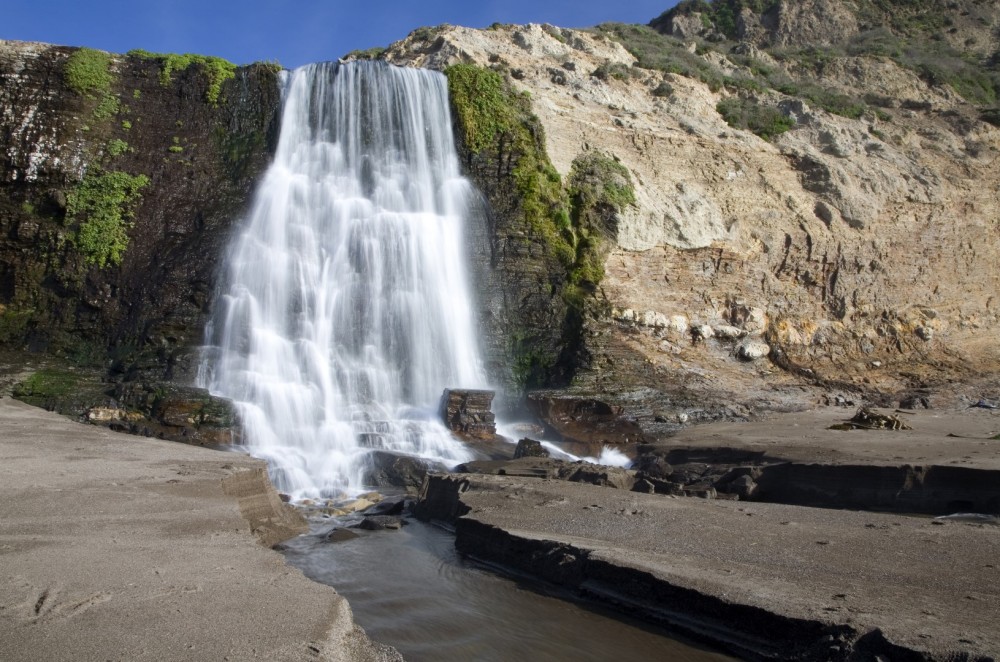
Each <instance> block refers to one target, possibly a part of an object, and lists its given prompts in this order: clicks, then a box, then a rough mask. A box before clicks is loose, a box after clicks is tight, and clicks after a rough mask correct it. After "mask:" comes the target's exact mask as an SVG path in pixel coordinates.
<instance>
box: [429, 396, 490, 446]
mask: <svg viewBox="0 0 1000 662" xmlns="http://www.w3.org/2000/svg"><path fill="white" fill-rule="evenodd" d="M493 396H494V392H493V391H486V390H473V389H445V391H444V393H443V394H442V395H441V418H443V419H444V424H445V425H447V426H448V429H450V430H451V431H452V432H454V433H455V434H456V435H457V436H459V437H461V438H463V439H492V438H493V437H495V436H496V433H497V426H496V417H495V416H494V415H493V411H492V410H491V407H492V405H493Z"/></svg>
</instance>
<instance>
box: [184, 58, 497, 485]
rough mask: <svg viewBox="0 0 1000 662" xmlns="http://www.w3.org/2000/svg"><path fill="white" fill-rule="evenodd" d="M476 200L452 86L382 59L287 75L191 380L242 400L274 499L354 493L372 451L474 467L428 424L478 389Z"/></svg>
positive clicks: (441, 430) (248, 437)
mask: <svg viewBox="0 0 1000 662" xmlns="http://www.w3.org/2000/svg"><path fill="white" fill-rule="evenodd" d="M472 194H473V191H472V189H471V185H470V184H469V183H468V182H467V181H466V180H465V179H463V178H462V177H461V175H460V173H459V168H458V159H457V156H456V152H455V147H454V143H453V139H452V135H451V120H450V117H449V109H448V93H447V84H446V79H445V77H444V76H442V75H441V74H439V73H435V72H430V71H424V70H418V69H403V68H397V67H392V66H390V65H387V64H384V63H374V62H356V63H350V64H332V63H328V64H315V65H309V66H306V67H303V68H301V69H298V70H296V71H294V72H292V73H291V75H290V77H289V79H288V80H287V81H286V90H285V98H284V111H283V116H282V124H281V137H280V140H279V144H278V149H277V153H276V155H275V160H274V163H273V165H271V167H270V168H269V170H268V171H267V173H266V175H265V177H264V179H263V182H262V183H261V185H260V187H259V189H258V192H257V195H256V199H255V201H254V205H253V208H252V211H251V213H250V215H249V217H248V218H247V220H246V224H245V226H244V229H243V231H242V232H241V233H240V234H239V235H238V236H237V237H235V238H234V241H233V243H232V245H231V247H230V250H229V253H228V256H227V260H228V262H227V264H226V275H225V276H224V278H223V282H222V286H223V290H222V292H223V294H222V296H221V298H220V300H219V302H218V303H217V307H216V311H215V315H214V319H213V321H212V323H211V324H210V325H209V328H208V330H207V331H206V336H207V338H208V341H207V343H206V344H207V348H206V354H205V360H204V361H203V363H202V369H201V370H200V376H199V381H200V382H201V385H202V386H206V387H208V388H209V389H210V390H211V391H212V392H213V393H217V394H219V395H222V396H225V397H228V398H231V399H232V400H234V401H235V402H236V404H237V407H238V409H239V412H240V414H241V417H242V421H243V426H244V434H245V440H244V441H245V443H246V445H247V446H248V447H249V449H250V451H251V452H252V453H253V454H254V455H257V456H259V457H262V458H265V459H267V460H268V461H269V464H270V466H271V468H272V469H271V473H272V480H273V481H274V482H275V485H276V486H277V487H278V489H280V490H282V491H285V492H288V493H290V494H291V495H292V496H293V497H295V498H304V497H306V496H331V495H333V494H334V493H336V492H339V491H341V490H347V491H353V490H357V489H360V488H361V487H362V486H363V484H364V471H365V467H366V461H365V460H366V456H367V454H368V453H369V452H370V451H371V450H372V449H386V450H391V451H397V452H403V453H407V454H412V455H418V456H421V457H425V458H435V459H439V460H442V461H444V462H445V463H452V464H453V463H456V462H460V461H463V460H466V459H469V457H470V455H469V453H468V451H467V450H466V449H465V448H464V447H463V446H462V445H461V444H460V443H459V442H457V441H455V440H454V439H453V438H452V437H451V436H450V434H449V433H448V431H447V430H446V429H445V427H444V426H443V425H442V424H441V423H440V422H438V421H437V420H436V415H437V406H438V401H439V398H440V396H441V393H442V390H443V389H444V388H446V387H466V388H477V387H483V386H484V385H485V382H486V379H485V377H484V375H483V371H482V367H481V362H480V359H479V353H478V349H477V342H476V337H475V335H474V329H473V324H472V311H471V306H470V303H469V301H470V298H469V293H468V288H467V285H466V275H465V269H464V266H463V262H462V227H461V225H462V219H463V216H464V214H465V212H466V209H467V207H468V204H469V201H470V200H471V196H472Z"/></svg>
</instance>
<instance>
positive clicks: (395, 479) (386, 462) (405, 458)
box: [365, 451, 448, 490]
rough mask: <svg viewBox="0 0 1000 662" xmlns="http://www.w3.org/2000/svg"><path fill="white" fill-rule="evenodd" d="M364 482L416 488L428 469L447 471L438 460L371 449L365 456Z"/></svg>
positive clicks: (381, 485)
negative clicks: (366, 468)
mask: <svg viewBox="0 0 1000 662" xmlns="http://www.w3.org/2000/svg"><path fill="white" fill-rule="evenodd" d="M365 461H366V462H367V463H368V470H367V471H366V472H365V482H366V483H367V484H368V485H373V486H376V487H404V488H408V489H413V490H417V489H419V488H420V485H421V483H423V482H424V476H426V475H427V472H428V471H445V472H446V471H447V470H448V468H447V467H446V466H444V465H443V464H441V463H440V462H433V461H429V460H424V459H421V458H419V457H413V456H412V455H402V454H400V453H391V452H389V451H372V452H371V453H369V454H368V457H367V458H365Z"/></svg>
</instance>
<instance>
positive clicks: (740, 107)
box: [715, 97, 795, 140]
mask: <svg viewBox="0 0 1000 662" xmlns="http://www.w3.org/2000/svg"><path fill="white" fill-rule="evenodd" d="M715 109H716V110H717V111H719V114H720V115H722V118H723V119H724V120H726V123H727V124H728V125H729V126H731V127H733V128H734V129H744V130H748V131H753V132H754V133H756V134H757V135H758V136H760V137H761V138H763V139H764V140H771V139H772V138H774V137H775V136H778V135H780V134H782V133H784V132H785V131H788V130H789V129H791V128H792V127H793V126H795V121H794V120H793V119H792V118H790V117H788V116H786V115H785V114H783V113H782V112H781V111H780V110H778V109H777V108H775V107H773V106H767V105H764V104H761V103H758V102H756V101H752V100H750V99H742V98H740V97H730V98H729V99H723V100H722V101H720V102H719V103H718V105H716V107H715Z"/></svg>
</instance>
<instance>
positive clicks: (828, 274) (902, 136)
mask: <svg viewBox="0 0 1000 662" xmlns="http://www.w3.org/2000/svg"><path fill="white" fill-rule="evenodd" d="M824 3H825V4H824ZM716 4H718V3H716ZM792 4H794V3H777V4H776V5H775V7H777V8H778V13H779V14H781V15H782V16H785V18H786V19H787V21H793V19H792V18H789V12H792V11H793V10H792V8H791V5H792ZM820 4H824V6H825V5H830V6H829V7H827V9H828V10H829V11H830V12H834V11H836V12H842V11H847V10H846V9H844V6H845V5H843V4H841V3H836V2H834V1H833V0H823V2H820ZM973 4H975V5H976V7H975V8H976V9H977V11H978V10H982V6H980V3H973ZM786 5H787V6H786ZM781 12H784V14H782V13H781ZM995 13H996V12H995V9H994V10H993V14H991V16H993V19H992V20H994V21H995ZM820 15H824V14H822V13H821V14H820ZM949 15H950V14H949ZM796 16H798V18H795V19H794V20H805V18H804V17H803V16H799V15H798V14H796ZM850 17H851V20H852V21H854V23H858V24H859V25H863V23H859V20H860V19H859V18H858V14H857V13H856V12H852V13H850ZM757 18H758V19H760V18H761V17H760V16H758V17H757ZM764 18H766V15H765V16H764ZM817 20H818V19H815V17H814V19H813V21H812V23H811V24H810V25H812V26H813V27H816V25H817ZM956 20H957V19H956ZM787 21H786V23H785V24H781V23H780V21H779V24H781V25H790V26H792V27H787V28H785V30H786V32H788V33H792V32H797V31H799V28H796V27H794V25H793V24H792V23H787ZM699 24H702V21H701V20H700V19H699ZM852 25H853V24H852ZM810 29H812V28H810ZM858 29H859V30H860V29H861V28H860V27H859V28H858ZM807 33H808V30H806V31H805V32H803V34H807ZM774 34H779V33H777V32H776V33H774ZM781 34H784V33H781ZM845 34H846V35H847V37H850V35H852V34H855V33H854V28H853V27H852V28H851V29H850V30H847V31H846V33H845ZM977 34H978V33H977ZM984 34H985V33H984ZM654 37H655V38H657V39H664V40H666V41H664V42H663V43H662V44H661V45H659V46H657V48H660V49H662V50H663V52H667V55H663V53H662V52H661V53H654V54H653V55H650V52H651V50H650V49H651V48H652V47H651V46H649V44H651V43H652V41H651V40H653V39H654ZM969 38H972V37H969ZM991 38H992V39H994V42H995V35H994V36H992V37H991ZM977 39H978V37H977ZM765 41H766V40H765ZM778 41H779V42H780V39H779V40H778ZM668 42H669V43H668ZM657 43H660V42H657ZM760 43H762V44H764V42H763V41H762V42H760ZM976 43H980V45H981V46H983V47H984V48H986V49H987V50H988V49H990V48H995V43H994V45H988V44H986V45H983V44H982V43H981V42H979V41H977V42H976ZM623 44H624V45H626V46H629V47H630V49H626V48H625V47H623ZM643 49H645V51H644V50H643ZM630 50H631V51H632V52H630ZM633 53H637V54H638V55H639V56H640V58H642V59H637V57H636V55H634V54H633ZM780 55H782V56H783V57H782V59H778V58H777V57H774V56H772V55H770V54H769V53H768V52H766V51H763V50H761V49H760V48H759V47H758V46H757V45H755V44H754V43H753V42H752V41H747V40H744V41H742V42H727V43H726V44H723V45H721V46H718V47H713V46H712V45H711V44H710V43H709V42H704V41H700V40H699V41H691V42H690V43H688V44H685V43H684V42H681V41H678V40H676V39H672V38H669V39H668V38H665V37H660V36H659V35H655V34H654V33H653V31H652V30H649V29H647V28H639V27H638V26H636V27H627V26H605V27H604V29H603V30H597V31H591V32H579V31H570V30H561V29H558V28H553V27H552V26H539V25H530V26H494V27H493V28H491V29H487V30H470V29H465V28H461V27H451V26H441V27H440V28H438V29H437V31H436V32H435V33H434V38H433V39H429V38H428V37H427V35H425V34H415V35H413V36H411V37H410V38H408V39H407V40H404V41H403V42H400V43H397V44H394V45H393V46H392V47H391V48H390V49H389V51H388V53H387V55H386V57H387V58H388V59H389V60H390V61H394V62H397V63H405V64H412V65H417V66H428V67H436V68H447V67H449V66H451V65H453V64H455V63H458V62H471V63H475V64H476V65H478V66H481V67H487V68H493V69H495V70H496V71H499V72H502V73H503V74H504V75H505V76H507V77H508V80H509V81H510V83H511V84H512V85H513V86H514V87H515V88H516V89H517V90H519V91H522V92H523V93H525V94H527V95H529V96H530V99H531V106H532V110H533V111H534V112H535V113H536V114H537V116H538V119H539V120H540V123H541V125H542V126H543V127H544V135H545V146H546V148H547V152H548V156H549V157H550V158H551V161H552V163H553V165H554V166H555V168H556V170H557V171H558V172H559V173H560V174H561V175H563V177H567V176H568V175H569V174H570V171H571V166H572V164H573V162H574V160H575V159H577V158H578V157H579V156H580V155H581V154H584V153H590V152H600V153H605V154H610V155H613V156H614V158H615V160H617V161H619V162H620V163H621V164H622V165H624V166H625V167H626V168H627V169H628V171H629V173H630V174H631V178H632V180H633V182H634V184H635V203H634V204H632V205H629V206H627V207H626V208H625V209H623V210H622V211H621V213H619V214H617V217H616V219H615V223H614V224H613V225H614V229H615V232H614V237H613V243H612V249H611V252H610V254H608V257H607V259H606V261H605V263H604V268H605V272H606V275H605V276H604V278H603V280H602V281H601V282H600V285H599V288H598V289H597V291H596V293H595V296H594V297H593V299H592V301H591V304H592V305H590V306H588V308H587V312H588V314H587V315H586V318H585V324H584V328H583V331H582V337H581V342H582V349H581V351H579V352H577V357H579V358H581V359H582V360H581V361H580V362H579V363H578V365H577V366H576V368H577V370H576V372H575V374H574V381H573V386H572V388H571V389H570V392H573V393H576V394H578V395H595V396H597V397H600V398H602V399H605V400H609V401H612V402H615V403H618V404H620V405H623V406H624V410H623V411H624V413H623V416H626V417H628V416H631V417H633V418H635V419H636V420H638V421H640V422H641V423H643V424H644V426H645V428H646V429H647V430H649V431H653V432H655V431H656V430H662V429H664V428H669V427H671V425H672V424H673V423H675V422H676V421H686V420H692V419H698V418H714V417H718V416H734V415H735V416H742V415H746V414H747V413H748V412H749V411H750V410H754V409H757V408H760V407H764V408H776V407H777V408H781V407H786V406H801V405H804V404H808V403H810V402H815V401H816V400H817V399H818V398H821V397H823V395H824V393H826V392H828V391H829V390H830V389H831V388H833V389H842V390H843V391H844V392H850V391H860V392H862V393H864V394H866V395H867V396H869V397H872V398H875V399H881V400H885V401H898V399H901V398H906V397H908V396H912V395H918V396H921V397H922V395H926V394H927V393H928V392H930V391H933V389H934V388H935V387H937V386H941V385H942V384H945V383H948V382H950V381H954V380H959V381H963V380H964V381H970V380H976V379H980V378H984V377H988V376H992V375H995V374H996V370H997V368H998V367H1000V365H998V360H1000V352H998V344H997V341H996V329H997V325H998V321H1000V317H998V311H997V302H996V299H995V292H996V291H997V287H998V285H1000V275H998V272H997V271H996V269H995V268H994V265H995V264H996V261H997V259H998V257H1000V255H998V249H1000V244H998V235H997V232H998V222H1000V220H998V213H1000V208H998V195H997V191H998V186H1000V177H998V175H997V167H996V166H997V155H998V153H1000V152H998V150H1000V131H998V129H997V128H996V127H995V126H993V125H991V124H989V123H988V122H986V121H983V119H982V118H983V117H989V116H990V115H989V113H990V108H989V107H988V105H985V104H984V103H983V100H982V99H980V98H973V99H972V102H970V101H969V100H967V99H966V98H964V97H963V96H962V95H961V94H959V93H958V91H956V86H957V84H956V85H951V84H948V83H946V82H943V81H940V80H937V81H935V80H929V79H928V77H927V76H924V75H922V73H923V72H922V70H919V69H917V70H915V69H914V68H912V67H908V66H906V62H905V61H900V60H898V59H893V58H891V57H887V56H880V55H872V54H868V53H858V54H854V55H852V54H848V53H846V52H843V53H841V52H829V53H827V52H823V53H822V54H821V55H822V58H821V60H822V61H821V62H820V63H819V64H817V63H816V62H815V59H816V54H815V51H812V50H810V51H806V52H804V53H803V52H799V51H796V52H793V53H792V54H788V53H781V54H780ZM668 56H669V57H668ZM656 57H661V58H664V59H667V60H670V59H671V58H672V59H673V61H672V63H670V62H668V64H667V65H665V66H653V65H651V64H650V62H652V61H655V59H656ZM810 57H812V58H813V59H812V60H811V59H810ZM640 65H641V66H640ZM672 70H673V71H678V70H680V71H682V72H683V73H684V74H686V75H681V74H678V73H671V71H672ZM762 71H763V72H765V73H760V72H762ZM959 89H961V88H960V87H959ZM782 90H784V91H782ZM993 98H995V97H993ZM734 108H735V109H736V112H734V111H732V109H734ZM827 108H829V110H827ZM748 109H749V111H750V113H749V114H750V115H751V116H750V117H749V120H748V119H747V114H746V111H747V110H748ZM741 112H742V113H744V115H742V116H741V115H740V113H741ZM754 113H756V115H754ZM767 113H771V115H767ZM760 116H765V117H768V118H769V119H768V120H767V121H768V122H773V123H774V127H775V128H773V132H772V133H769V132H768V131H769V129H768V126H767V125H765V126H763V127H762V126H761V123H760V121H759V117H760ZM727 119H728V120H729V121H728V122H727ZM741 122H742V123H741ZM755 122H756V123H755ZM755 133H756V135H755ZM761 136H763V137H761ZM473 174H475V172H474V173H473ZM761 356H766V357H768V358H767V359H766V360H761V359H760V357H761Z"/></svg>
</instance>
